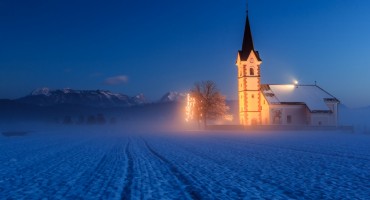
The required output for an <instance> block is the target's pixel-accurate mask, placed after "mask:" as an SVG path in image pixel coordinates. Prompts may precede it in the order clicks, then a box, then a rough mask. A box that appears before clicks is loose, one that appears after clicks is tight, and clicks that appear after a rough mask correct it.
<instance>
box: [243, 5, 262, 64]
mask: <svg viewBox="0 0 370 200" xmlns="http://www.w3.org/2000/svg"><path fill="white" fill-rule="evenodd" d="M251 51H253V52H254V53H255V54H256V56H257V58H258V60H261V59H260V57H259V54H258V52H257V51H255V50H254V44H253V38H252V31H251V27H250V24H249V17H248V11H247V18H246V22H245V28H244V38H243V46H242V50H241V51H239V54H240V58H241V59H242V60H247V59H248V56H249V54H250V53H251Z"/></svg>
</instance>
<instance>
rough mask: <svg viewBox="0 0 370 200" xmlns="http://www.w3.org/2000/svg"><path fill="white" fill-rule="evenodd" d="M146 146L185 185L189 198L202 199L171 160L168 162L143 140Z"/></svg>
mask: <svg viewBox="0 0 370 200" xmlns="http://www.w3.org/2000/svg"><path fill="white" fill-rule="evenodd" d="M143 141H144V144H145V146H146V147H147V148H148V150H149V151H150V152H151V153H152V154H153V155H154V156H155V157H156V158H158V159H159V160H160V161H161V162H163V163H165V164H166V165H167V166H168V169H169V170H170V171H171V172H172V174H173V175H175V176H176V178H177V179H178V180H179V181H180V182H181V183H182V184H183V185H185V191H186V192H187V193H188V194H189V196H190V197H191V198H192V199H202V195H201V194H200V192H199V191H198V190H197V189H196V188H194V187H193V186H192V183H191V181H190V180H189V179H188V178H187V177H186V176H185V175H184V174H182V173H181V172H180V171H179V170H178V169H177V167H176V166H175V165H174V164H172V163H171V162H170V161H169V160H167V159H166V158H165V157H163V156H162V155H160V154H159V153H158V152H157V151H155V150H154V149H153V148H152V147H151V146H150V145H149V144H148V143H147V141H145V140H143Z"/></svg>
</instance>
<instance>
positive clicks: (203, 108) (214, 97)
mask: <svg viewBox="0 0 370 200" xmlns="http://www.w3.org/2000/svg"><path fill="white" fill-rule="evenodd" d="M191 96H192V97H193V98H194V99H195V107H194V116H195V119H196V120H197V121H198V125H199V126H200V122H201V121H202V122H203V124H204V127H205V128H206V127H207V120H214V119H218V118H221V117H223V116H225V115H226V114H227V111H228V110H229V107H228V106H227V105H226V101H225V99H226V98H225V96H223V95H222V94H221V93H220V92H219V90H218V89H217V87H216V84H215V83H214V82H213V81H202V82H198V83H195V84H194V87H193V88H192V90H191Z"/></svg>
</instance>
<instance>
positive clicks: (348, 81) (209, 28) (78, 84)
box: [0, 0, 370, 107]
mask: <svg viewBox="0 0 370 200" xmlns="http://www.w3.org/2000/svg"><path fill="white" fill-rule="evenodd" d="M245 5H246V1H245V0H235V1H230V0H187V1H174V0H159V1H153V0H141V1H138V0H121V1H118V0H117V1H91V0H90V1H66V0H52V1H50V0H34V1H28V0H24V1H20V0H1V1H0V25H1V26H0V98H17V97H20V96H23V95H25V94H27V93H29V92H31V91H32V90H33V89H35V88H39V87H50V88H66V87H69V88H74V89H108V90H112V91H115V92H121V93H125V94H128V95H135V94H136V93H141V92H142V93H144V94H145V95H146V96H147V97H148V98H149V99H151V100H156V99H159V98H160V96H161V95H163V94H164V93H165V92H167V91H186V90H187V89H189V88H190V87H191V86H192V84H193V83H194V82H196V81H200V80H208V79H210V80H214V81H215V82H216V83H217V84H218V86H219V88H220V89H221V91H222V92H223V93H224V94H225V95H226V96H227V98H228V99H236V94H237V85H236V66H235V60H236V53H237V50H239V49H240V48H241V43H242V36H243V29H244V22H245V7H246V6H245ZM369 10H370V1H365V0H330V1H329V0H328V1H323V0H300V1H297V0H279V1H276V0H250V2H249V16H250V21H251V26H252V32H253V37H254V42H255V48H256V50H258V51H259V52H260V55H261V57H262V59H263V64H262V82H263V83H291V82H292V81H293V80H294V79H298V80H299V82H300V83H302V84H312V83H314V81H315V80H316V81H317V82H318V84H319V85H320V86H321V87H323V88H324V89H326V90H328V91H329V92H330V93H332V94H333V95H334V96H336V97H337V98H339V99H340V100H341V101H342V102H343V103H344V104H346V105H349V106H351V107H359V106H365V105H370V90H369V86H370V78H369V76H370V60H369V57H370V12H369Z"/></svg>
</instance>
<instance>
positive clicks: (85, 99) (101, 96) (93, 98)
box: [16, 88, 146, 107]
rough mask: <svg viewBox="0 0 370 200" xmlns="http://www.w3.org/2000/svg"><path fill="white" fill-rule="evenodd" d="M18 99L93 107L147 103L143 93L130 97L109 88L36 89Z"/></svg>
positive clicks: (34, 102)
mask: <svg viewBox="0 0 370 200" xmlns="http://www.w3.org/2000/svg"><path fill="white" fill-rule="evenodd" d="M16 101H18V102H21V103H27V104H34V105H39V106H52V105H58V104H73V105H84V106H93V107H127V106H135V105H141V104H145V103H146V100H145V97H144V95H143V94H139V95H136V96H134V97H129V96H127V95H125V94H119V93H113V92H110V91H108V90H73V89H69V88H66V89H57V90H51V89H49V88H41V89H36V90H34V91H33V92H31V94H29V95H27V96H25V97H22V98H20V99H17V100H16Z"/></svg>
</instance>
